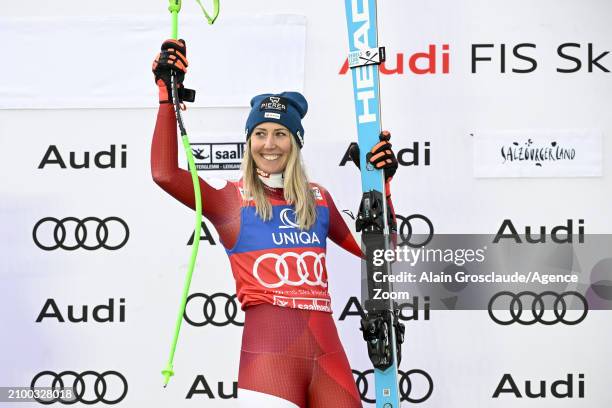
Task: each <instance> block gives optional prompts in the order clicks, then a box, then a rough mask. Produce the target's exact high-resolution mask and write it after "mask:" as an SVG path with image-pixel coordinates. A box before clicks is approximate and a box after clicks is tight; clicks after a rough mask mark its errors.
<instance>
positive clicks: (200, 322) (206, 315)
mask: <svg viewBox="0 0 612 408" xmlns="http://www.w3.org/2000/svg"><path fill="white" fill-rule="evenodd" d="M199 299H203V303H202V304H201V305H198V304H197V302H198V301H199ZM198 308H199V309H201V311H202V314H201V316H200V315H199V313H195V311H194V309H195V310H198ZM239 312H240V315H241V316H240V319H238V318H237V317H238V314H239ZM218 315H219V317H217V316H218ZM183 318H184V319H185V321H186V322H187V323H189V324H190V325H192V326H196V327H202V326H206V325H207V324H210V325H211V326H216V327H223V326H228V325H230V324H232V325H234V326H239V327H242V326H244V318H243V316H242V312H241V311H240V303H239V302H238V300H237V299H236V295H235V294H234V295H229V294H227V293H222V292H219V293H214V294H212V295H207V294H204V293H192V294H191V295H189V297H188V298H187V303H186V305H185V313H184V315H183Z"/></svg>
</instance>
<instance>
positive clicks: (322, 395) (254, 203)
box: [151, 44, 397, 408]
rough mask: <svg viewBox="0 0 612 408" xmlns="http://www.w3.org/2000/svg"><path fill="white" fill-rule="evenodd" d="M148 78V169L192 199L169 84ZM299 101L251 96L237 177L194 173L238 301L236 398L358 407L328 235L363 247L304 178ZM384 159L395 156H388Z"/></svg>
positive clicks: (349, 246)
mask: <svg viewBox="0 0 612 408" xmlns="http://www.w3.org/2000/svg"><path fill="white" fill-rule="evenodd" d="M181 45H182V46H184V44H181ZM183 51H184V52H183V53H182V55H183V56H184V55H186V50H185V49H183ZM157 61H161V62H160V63H158V65H157V66H156V67H157V68H156V69H157V70H160V69H177V68H176V66H175V64H168V65H164V64H163V61H162V60H161V59H160V57H158V59H157ZM185 63H186V59H185ZM156 76H157V77H161V76H163V75H160V74H159V73H156ZM157 84H158V85H159V86H160V107H159V112H158V116H157V124H156V126H155V133H154V135H153V144H152V148H151V170H152V174H153V179H154V180H155V182H156V183H157V184H158V185H159V186H161V187H162V188H163V189H164V190H165V191H166V192H168V193H169V194H170V195H172V196H173V197H175V198H176V199H178V200H179V201H181V202H182V203H183V204H186V205H187V206H189V207H190V208H194V205H195V199H194V193H193V187H192V184H191V175H190V174H189V172H187V171H185V170H182V169H180V168H179V167H178V147H177V131H176V123H175V117H174V111H173V107H172V104H170V103H168V98H167V94H168V90H167V89H166V84H165V83H163V81H162V82H160V81H158V82H157ZM307 111H308V103H307V102H306V99H305V98H304V96H303V95H302V94H300V93H298V92H283V93H280V94H263V95H258V96H255V97H254V98H253V99H252V100H251V111H250V113H249V116H248V118H247V121H246V126H245V128H246V129H245V130H246V138H247V143H246V148H245V152H244V157H243V160H242V165H241V168H242V173H243V174H242V178H241V179H240V180H238V181H228V182H223V183H211V182H207V181H204V180H202V179H200V180H199V183H200V190H201V194H202V203H203V205H202V214H203V215H204V216H205V217H207V218H208V219H209V220H210V221H211V222H212V224H213V225H214V227H215V228H216V230H217V231H218V233H219V237H220V240H221V242H222V243H223V246H224V247H225V250H226V253H227V255H228V257H229V260H230V265H231V269H232V274H233V276H234V278H235V280H236V294H237V298H238V300H239V301H240V303H241V305H242V309H244V310H245V323H244V332H243V337H242V350H241V357H240V369H239V376H238V387H239V388H240V391H239V393H238V402H239V403H240V404H241V406H242V405H243V404H244V406H260V405H261V406H263V405H265V406H269V407H295V406H298V407H301V408H306V407H311V408H319V407H321V408H322V407H332V406H333V407H337V408H355V407H361V400H360V397H359V393H358V392H357V388H356V386H355V382H354V380H353V376H352V373H351V368H350V366H349V363H348V360H347V358H346V354H345V352H344V348H343V347H342V344H341V343H340V339H339V337H338V333H337V330H336V326H335V324H334V321H333V319H332V317H331V312H332V309H331V300H330V296H329V292H328V281H327V268H326V263H325V257H326V249H327V238H328V237H329V238H330V239H331V240H332V241H333V242H335V243H336V244H338V245H340V246H341V247H342V248H344V249H345V250H347V251H349V252H351V253H353V254H355V255H357V256H362V253H361V249H360V247H359V245H358V244H357V242H355V240H354V238H353V235H352V234H351V232H350V230H349V228H348V227H347V225H346V224H345V222H344V220H343V218H342V216H341V215H340V212H339V211H338V209H337V208H336V206H335V204H334V201H333V200H332V197H331V196H330V194H329V193H328V192H327V190H325V188H323V187H322V186H321V185H318V184H315V183H311V182H309V181H308V177H307V175H306V172H305V169H304V166H303V163H302V155H301V149H302V147H303V146H304V128H303V127H302V119H303V118H304V116H305V115H306V112H307ZM381 144H382V145H383V147H384V149H383V150H384V151H388V152H390V153H380V152H378V151H376V152H374V153H376V154H375V155H373V156H372V157H373V158H372V160H380V157H379V156H380V155H381V154H382V155H383V156H384V158H387V156H386V155H387V154H391V155H392V152H391V150H390V144H389V143H388V141H386V142H381ZM379 145H380V144H379ZM379 145H377V147H378V148H380V147H381V146H379ZM393 166H395V167H397V161H396V160H390V164H389V165H387V167H393ZM356 278H357V277H356ZM262 401H265V403H261V404H259V405H258V403H259V402H262Z"/></svg>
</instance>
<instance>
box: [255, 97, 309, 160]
mask: <svg viewBox="0 0 612 408" xmlns="http://www.w3.org/2000/svg"><path fill="white" fill-rule="evenodd" d="M307 111H308V102H306V98H304V95H302V94H301V93H299V92H282V93H279V94H262V95H257V96H255V97H254V98H253V99H251V113H249V117H248V119H247V122H246V126H245V129H244V131H245V133H246V138H247V140H249V138H250V137H251V133H253V129H255V128H256V127H257V125H259V124H261V123H264V122H276V123H280V124H281V125H283V126H285V127H286V128H287V129H289V131H290V132H291V133H293V136H294V137H295V141H296V142H297V144H298V146H300V149H301V148H302V146H303V145H304V128H303V127H302V118H303V117H304V116H306V112H307Z"/></svg>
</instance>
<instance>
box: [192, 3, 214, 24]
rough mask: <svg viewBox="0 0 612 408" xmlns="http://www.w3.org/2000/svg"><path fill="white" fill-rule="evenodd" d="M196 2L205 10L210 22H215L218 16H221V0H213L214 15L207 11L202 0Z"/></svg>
mask: <svg viewBox="0 0 612 408" xmlns="http://www.w3.org/2000/svg"><path fill="white" fill-rule="evenodd" d="M196 2H197V3H198V4H199V6H200V8H201V9H202V11H203V12H204V16H205V17H206V20H208V24H213V23H214V22H215V20H216V19H217V17H219V0H213V13H212V17H211V16H210V14H208V13H207V12H206V9H205V8H204V6H203V5H202V2H201V1H200V0H196Z"/></svg>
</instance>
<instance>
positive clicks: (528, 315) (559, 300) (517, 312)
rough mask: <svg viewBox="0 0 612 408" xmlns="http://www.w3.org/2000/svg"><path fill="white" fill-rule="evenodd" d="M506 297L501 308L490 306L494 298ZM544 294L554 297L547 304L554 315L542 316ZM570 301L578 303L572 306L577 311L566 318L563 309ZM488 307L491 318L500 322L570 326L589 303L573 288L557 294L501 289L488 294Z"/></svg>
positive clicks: (581, 316) (585, 310)
mask: <svg viewBox="0 0 612 408" xmlns="http://www.w3.org/2000/svg"><path fill="white" fill-rule="evenodd" d="M506 297H507V298H509V299H510V302H509V303H510V304H509V305H508V306H507V307H506V308H505V309H504V310H503V311H496V310H497V309H494V307H493V306H494V303H495V301H496V300H497V299H503V298H506ZM545 298H549V299H551V300H553V301H554V303H553V306H552V308H551V309H552V311H553V312H554V314H555V318H554V319H544V312H545V311H546V306H545V304H544V300H545ZM523 299H524V300H523ZM573 304H576V305H578V306H577V308H576V310H577V311H580V313H579V314H578V315H577V316H573V317H572V318H566V317H565V316H566V313H567V311H568V309H570V306H571V305H573ZM488 310H489V317H491V320H493V321H494V322H495V323H497V324H501V325H503V326H507V325H510V324H512V323H518V324H522V325H524V326H529V325H532V324H535V323H538V322H539V323H542V324H544V325H547V326H550V325H553V324H555V323H563V324H566V325H569V326H573V325H576V324H578V323H580V322H581V321H583V320H584V319H585V318H586V316H587V314H588V312H589V304H588V302H587V300H586V298H585V297H584V296H583V295H581V294H580V293H578V292H573V291H572V292H563V293H561V294H559V293H556V292H552V291H549V290H548V291H545V292H542V293H540V294H538V293H535V292H531V291H524V292H520V293H517V294H514V293H512V292H508V291H503V292H498V293H496V294H495V295H494V296H493V297H492V298H491V300H490V301H489V306H488ZM508 312H510V318H509V319H503V320H502V318H503V317H508V316H507V315H508Z"/></svg>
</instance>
